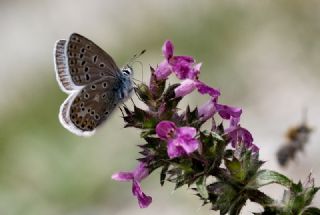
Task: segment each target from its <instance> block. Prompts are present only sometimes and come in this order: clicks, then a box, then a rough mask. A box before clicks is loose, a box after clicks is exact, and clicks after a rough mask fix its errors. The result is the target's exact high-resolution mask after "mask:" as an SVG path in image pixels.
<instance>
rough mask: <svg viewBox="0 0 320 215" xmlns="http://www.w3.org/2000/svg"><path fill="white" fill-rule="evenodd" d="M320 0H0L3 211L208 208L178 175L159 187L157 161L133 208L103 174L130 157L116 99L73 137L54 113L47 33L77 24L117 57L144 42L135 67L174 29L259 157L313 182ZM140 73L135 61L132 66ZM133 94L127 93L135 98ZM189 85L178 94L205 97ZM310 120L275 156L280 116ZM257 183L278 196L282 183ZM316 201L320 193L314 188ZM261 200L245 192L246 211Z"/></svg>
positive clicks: (319, 138) (133, 141)
mask: <svg viewBox="0 0 320 215" xmlns="http://www.w3.org/2000/svg"><path fill="white" fill-rule="evenodd" d="M319 20H320V2H319V1H316V0H310V1H307V2H306V1H298V0H297V1H293V0H282V1H273V2H271V1H249V0H244V1H210V0H203V1H196V3H195V1H191V0H190V1H182V0H178V1H170V0H163V1H148V0H138V1H129V0H123V1H116V0H112V1H111V0H110V1H107V0H105V1H102V0H92V1H84V0H70V1H66V0H56V1H49V0H30V1H22V0H14V1H6V0H2V1H1V2H0V28H1V34H0V47H1V50H0V92H2V94H1V95H2V96H1V97H0V214H1V215H21V214H23V215H40V214H41V215H42V214H46V215H58V214H59V215H61V214H63V215H65V214H66V215H102V214H117V215H118V214H119V215H124V214H141V215H142V214H169V215H170V214H190V215H191V214H199V215H200V214H209V213H210V214H214V213H213V212H209V211H208V210H209V207H201V202H200V201H199V200H198V198H197V197H196V196H194V195H193V194H192V192H191V191H190V190H187V188H186V187H183V188H181V189H180V190H177V191H175V192H172V190H173V186H172V185H171V184H166V185H165V186H164V187H160V184H159V174H158V172H154V173H153V174H152V175H151V177H149V178H148V179H146V180H145V181H144V182H143V185H142V186H143V189H144V190H145V192H146V193H147V194H148V195H151V196H152V197H153V203H152V204H151V206H150V207H149V208H147V209H143V210H142V209H139V207H138V205H137V202H136V199H135V198H134V197H133V196H132V194H131V184H130V183H119V182H115V181H112V180H111V178H110V177H111V175H112V173H114V172H116V171H118V170H131V169H133V168H134V167H135V166H136V164H137V162H136V161H135V159H136V158H138V156H139V155H138V148H137V147H136V145H137V144H139V143H141V142H140V141H141V140H140V139H139V138H138V137H139V134H138V132H137V131H136V130H134V129H124V128H123V122H122V120H121V117H120V116H121V113H120V111H119V110H117V111H115V113H114V114H113V116H112V117H111V118H110V119H109V120H108V122H107V123H105V124H104V125H103V126H102V127H101V128H100V129H98V131H97V132H96V134H95V135H94V136H93V137H91V138H81V137H77V136H75V135H73V134H71V133H70V132H68V131H67V130H66V129H64V128H63V127H62V126H61V125H60V123H59V121H58V117H57V116H58V110H59V106H60V104H61V103H62V102H63V101H64V99H65V98H66V97H67V95H66V94H64V93H63V92H62V91H61V90H60V89H59V87H58V84H57V83H56V79H55V73H54V65H53V55H52V53H53V46H54V43H55V41H56V40H58V39H62V38H67V37H68V36H69V35H70V33H72V32H78V33H80V34H83V35H84V36H86V37H88V38H90V39H91V40H93V41H94V42H95V43H97V44H98V45H99V46H100V47H102V48H103V49H104V50H106V51H107V52H108V53H110V54H111V55H112V56H113V57H114V59H115V60H116V62H117V63H118V65H119V66H121V65H122V64H124V63H125V62H127V60H128V59H129V58H131V57H132V55H133V54H134V53H136V52H138V51H140V50H142V49H147V53H146V54H144V55H143V56H142V57H141V59H140V60H141V61H142V62H143V65H144V71H145V72H144V73H145V77H144V79H145V80H146V79H147V76H148V67H149V65H154V66H155V65H156V64H157V63H159V62H160V61H162V59H163V57H162V53H161V46H162V44H163V42H164V40H166V39H171V40H172V41H173V42H174V45H175V47H176V52H175V53H176V54H180V55H182V54H183V55H192V56H194V57H195V58H196V59H197V61H198V62H203V67H202V73H201V79H202V80H205V81H206V82H207V83H208V84H211V85H213V86H216V87H218V88H220V89H221V92H222V96H221V97H220V98H221V99H220V101H221V102H223V103H226V104H229V105H233V106H238V107H242V108H243V110H244V113H243V117H242V125H243V126H244V127H246V128H248V129H249V130H250V131H251V132H252V134H253V136H254V138H255V144H256V145H258V146H259V147H260V148H261V151H260V156H261V158H262V159H263V160H265V161H267V162H266V164H265V165H264V168H271V169H274V170H277V171H280V172H282V173H284V174H286V175H287V176H289V177H291V178H293V179H294V180H299V179H304V178H306V176H307V174H308V173H309V172H310V171H311V170H312V171H313V174H314V176H315V178H316V185H318V186H319V185H320V167H319V161H320V156H319V153H320V146H319V144H320V118H319V115H320V99H319V98H320V97H319V91H320V73H319V67H320V40H319V38H320V22H319ZM135 75H136V78H137V79H140V80H141V67H137V69H136V73H135ZM134 99H135V100H136V98H134ZM204 101H205V99H202V98H201V99H200V98H198V97H196V96H193V97H192V96H191V97H188V98H186V99H185V100H184V101H183V103H184V104H187V103H191V105H194V106H195V105H197V104H201V103H202V102H204ZM304 108H307V109H308V123H309V124H310V125H311V126H312V127H314V128H315V132H314V133H313V134H312V135H311V140H310V142H309V143H308V145H307V146H306V148H305V151H304V152H303V153H299V154H298V156H297V159H296V160H295V161H293V162H291V163H290V164H289V166H288V167H287V168H280V166H279V165H278V164H277V160H276V157H275V153H276V151H277V150H278V148H279V147H280V145H281V144H283V143H284V142H285V137H284V133H285V131H286V130H287V128H288V127H290V126H293V125H296V124H298V123H300V122H301V120H302V111H303V109H304ZM264 191H265V192H266V193H268V194H270V195H271V196H273V197H275V198H280V197H281V195H282V189H281V187H278V186H270V187H267V188H265V189H264ZM313 204H314V205H317V206H319V205H320V194H318V195H317V197H316V199H315V201H314V203H313ZM250 211H259V207H256V206H254V205H252V204H248V206H247V210H246V211H244V212H243V214H250V213H249V212H250Z"/></svg>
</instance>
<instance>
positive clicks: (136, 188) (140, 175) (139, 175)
mask: <svg viewBox="0 0 320 215" xmlns="http://www.w3.org/2000/svg"><path fill="white" fill-rule="evenodd" d="M148 175H149V171H148V168H146V166H145V164H144V163H142V162H140V163H139V165H138V166H137V167H136V169H135V170H133V171H131V172H117V173H115V174H113V175H112V179H113V180H116V181H132V194H133V195H134V196H136V197H137V199H138V203H139V206H140V208H146V207H148V206H149V205H150V203H151V202H152V198H151V196H147V195H145V194H144V193H143V192H142V190H141V186H140V182H141V181H142V180H143V179H144V178H145V177H147V176H148Z"/></svg>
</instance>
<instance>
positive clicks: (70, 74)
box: [54, 33, 120, 93]
mask: <svg viewBox="0 0 320 215" xmlns="http://www.w3.org/2000/svg"><path fill="white" fill-rule="evenodd" d="M54 60H55V70H56V78H57V81H58V83H59V85H60V88H61V89H62V90H63V91H65V92H67V93H70V92H72V91H74V90H79V89H81V88H82V86H85V85H87V84H89V83H92V82H94V81H96V80H99V79H101V78H104V77H110V76H111V77H114V76H116V75H117V73H119V72H120V69H119V68H118V66H117V65H116V63H115V62H114V60H113V59H112V57H111V56H110V55H109V54H107V53H106V52H105V51H103V50H102V49H101V48H100V47H98V46H97V45H96V44H94V43H93V42H92V41H91V40H89V39H87V38H85V37H84V36H81V35H79V34H76V33H73V34H71V35H70V37H69V40H59V41H57V42H56V45H55V51H54Z"/></svg>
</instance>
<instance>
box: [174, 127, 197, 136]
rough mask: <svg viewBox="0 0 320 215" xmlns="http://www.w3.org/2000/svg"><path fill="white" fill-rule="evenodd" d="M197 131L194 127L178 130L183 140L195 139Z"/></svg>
mask: <svg viewBox="0 0 320 215" xmlns="http://www.w3.org/2000/svg"><path fill="white" fill-rule="evenodd" d="M196 134H197V130H196V129H195V128H194V127H187V126H186V127H180V128H177V136H178V137H182V138H184V139H185V138H194V137H195V136H196Z"/></svg>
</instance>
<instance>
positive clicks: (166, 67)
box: [155, 40, 201, 80]
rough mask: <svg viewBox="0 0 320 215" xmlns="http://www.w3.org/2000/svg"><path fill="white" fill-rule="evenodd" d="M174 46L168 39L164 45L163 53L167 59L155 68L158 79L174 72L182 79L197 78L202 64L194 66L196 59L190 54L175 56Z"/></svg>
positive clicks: (162, 78)
mask: <svg viewBox="0 0 320 215" xmlns="http://www.w3.org/2000/svg"><path fill="white" fill-rule="evenodd" d="M173 51H174V46H173V44H172V42H171V41H170V40H166V41H165V43H164V44H163V46H162V53H163V56H164V57H165V60H164V61H162V62H161V63H160V64H159V65H158V67H157V68H156V70H155V75H156V77H157V79H158V80H164V79H166V78H167V77H168V76H169V75H170V74H171V73H172V72H174V73H175V74H176V75H177V77H178V78H179V79H181V80H183V79H186V78H196V77H197V76H198V74H199V72H200V67H201V64H200V65H198V64H197V65H196V66H194V67H193V63H194V62H195V61H194V59H193V58H192V57H190V56H174V55H173Z"/></svg>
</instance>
